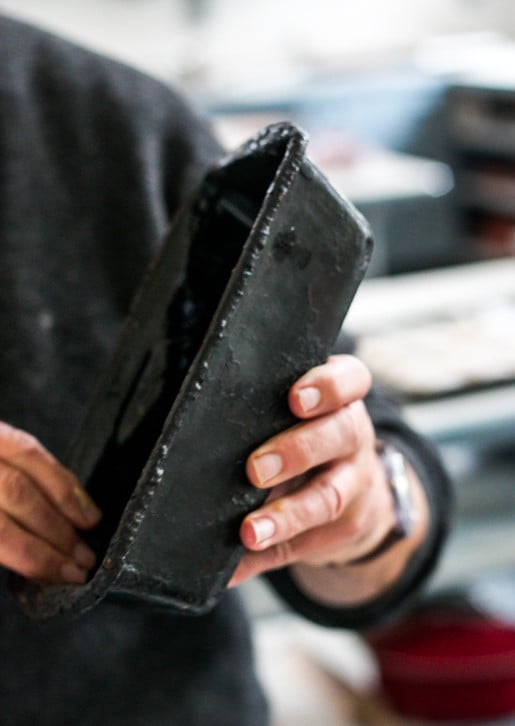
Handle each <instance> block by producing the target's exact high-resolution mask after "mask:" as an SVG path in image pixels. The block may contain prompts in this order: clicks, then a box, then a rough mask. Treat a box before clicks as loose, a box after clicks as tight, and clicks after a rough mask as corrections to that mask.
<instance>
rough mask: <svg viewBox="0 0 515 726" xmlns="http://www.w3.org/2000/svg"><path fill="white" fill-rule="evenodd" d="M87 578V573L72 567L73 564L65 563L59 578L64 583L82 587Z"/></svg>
mask: <svg viewBox="0 0 515 726" xmlns="http://www.w3.org/2000/svg"><path fill="white" fill-rule="evenodd" d="M87 576H88V575H87V572H86V571H85V570H82V569H81V568H80V567H77V565H74V564H73V562H65V563H64V565H63V566H62V567H61V577H62V578H63V580H64V581H65V582H74V583H76V584H77V585H82V584H83V583H85V582H86V579H87Z"/></svg>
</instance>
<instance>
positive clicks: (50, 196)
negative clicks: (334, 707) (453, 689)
mask: <svg viewBox="0 0 515 726" xmlns="http://www.w3.org/2000/svg"><path fill="white" fill-rule="evenodd" d="M219 154H220V149H219V147H218V145H217V144H216V142H215V141H214V140H213V139H212V136H211V134H210V133H209V131H208V130H207V128H206V126H205V125H204V124H203V123H202V122H201V121H199V119H197V118H196V116H195V115H194V113H193V112H192V111H191V110H190V109H189V107H188V106H187V105H186V104H185V103H184V102H183V101H182V100H181V99H180V98H179V97H178V96H177V95H176V94H174V93H173V92H172V91H171V90H170V89H168V88H167V87H165V86H163V85H161V84H159V83H157V82H155V81H153V80H150V79H148V78H146V77H144V76H142V75H141V74H139V73H136V72H134V71H131V70H129V69H127V68H125V67H123V66H121V65H119V64H116V63H113V62H111V61H108V60H105V59H102V58H100V57H98V56H96V55H95V54H92V53H89V52H86V51H83V50H81V49H78V48H76V47H74V46H73V45H71V44H69V43H67V42H64V41H61V40H58V39H56V38H54V37H52V36H50V35H48V34H46V33H43V32H40V31H39V30H36V29H33V28H30V27H28V26H26V25H23V24H20V23H17V22H14V21H11V20H8V19H5V18H4V19H1V18H0V276H1V277H0V380H1V395H0V420H5V421H8V422H9V423H11V424H13V425H15V426H18V427H21V428H24V429H26V430H28V431H30V432H31V433H33V434H34V435H35V436H37V437H38V438H39V439H40V440H41V441H42V442H43V443H44V444H45V445H46V446H47V447H48V448H50V449H51V450H52V451H53V452H54V453H55V454H56V455H57V456H62V455H63V454H64V452H65V450H66V447H67V445H68V442H69V440H70V437H71V435H72V434H73V431H74V430H75V429H76V427H77V424H78V421H79V419H80V416H81V412H82V410H83V407H84V405H85V403H86V401H87V399H88V396H89V394H90V392H91V388H92V385H93V383H94V380H95V378H96V375H97V372H98V371H99V370H100V368H101V367H102V365H103V364H104V363H105V361H106V358H107V356H108V354H109V352H110V349H111V347H112V345H113V341H114V339H115V337H116V332H117V330H118V327H119V325H120V322H121V320H122V318H123V316H124V314H125V313H126V312H127V309H128V305H129V302H130V300H131V297H132V294H133V292H134V290H135V287H136V286H137V284H138V282H139V280H140V278H141V275H142V273H143V271H144V269H145V267H146V265H147V263H148V261H149V259H150V258H151V256H152V254H153V251H154V250H155V248H156V246H157V245H158V243H159V239H160V237H161V235H162V234H163V231H164V229H165V227H166V225H167V222H168V220H169V219H170V217H171V216H172V215H173V213H174V211H175V210H176V208H177V206H178V205H179V204H180V202H181V200H182V199H183V198H184V197H185V195H187V194H188V193H189V191H190V190H191V188H192V185H193V184H194V183H195V181H196V180H197V179H198V178H199V176H200V175H201V174H202V172H203V171H204V170H205V169H206V167H208V166H209V165H210V164H211V163H212V162H213V160H214V159H215V158H217V157H218V156H219ZM369 405H370V410H371V413H372V416H373V418H374V420H375V423H376V425H377V427H378V428H379V429H380V430H381V432H382V434H383V435H385V436H389V437H390V438H395V439H396V440H397V441H398V443H399V444H400V445H401V446H403V447H404V448H405V449H406V451H407V453H408V454H409V455H410V458H411V460H412V461H413V462H414V463H415V465H416V466H417V468H418V470H419V473H420V475H421V477H422V479H423V481H424V484H425V486H426V489H427V492H428V495H429V497H430V501H431V503H432V509H433V514H434V524H433V528H432V531H431V534H430V537H429V538H428V542H427V543H426V546H425V547H424V548H423V551H421V552H420V553H419V554H418V555H417V557H416V558H415V559H414V561H413V563H412V566H411V568H410V570H409V572H408V573H407V574H406V576H405V578H404V580H403V582H402V583H400V584H399V586H398V587H396V588H395V591H392V593H389V594H388V596H386V597H383V598H381V600H379V601H377V602H376V603H373V604H371V605H370V606H369V607H368V608H365V609H360V610H359V611H343V610H335V611H333V610H330V609H327V608H322V607H320V606H318V605H316V604H314V603H311V602H309V601H308V600H306V599H304V598H303V597H302V596H301V595H300V593H298V592H297V591H296V589H295V587H294V585H293V583H292V582H291V581H290V580H289V578H288V576H287V573H278V574H275V575H274V576H272V578H271V580H272V582H273V584H274V585H275V586H276V587H277V588H278V590H279V591H280V592H281V593H282V595H283V596H284V597H285V598H286V599H287V600H288V601H289V602H290V604H291V605H293V607H296V608H297V609H298V610H300V611H301V612H305V613H306V614H307V615H308V616H309V617H312V618H313V619H315V620H318V621H319V622H324V623H326V624H328V625H337V626H347V625H351V626H356V627H367V626H368V625H371V624H373V623H374V622H377V621H378V620H381V619H384V618H385V617H388V616H389V614H390V613H392V612H394V611H395V610H396V609H397V608H398V606H399V604H400V603H402V602H404V601H405V600H406V597H407V596H408V594H409V593H412V592H413V591H414V590H415V589H416V588H417V587H418V585H419V584H420V582H421V581H422V580H423V579H424V577H425V576H426V575H427V573H428V572H429V571H430V569H431V568H432V565H433V563H434V561H435V559H436V556H437V553H438V551H439V548H440V544H441V542H442V540H443V535H444V532H445V529H446V526H447V524H446V522H447V514H446V512H447V509H448V501H449V494H448V489H447V482H446V479H445V476H444V474H443V472H442V471H441V469H440V465H439V463H438V460H437V458H436V457H435V455H434V453H433V452H432V451H431V450H430V449H429V448H428V447H427V445H426V444H425V443H424V442H422V441H421V440H420V439H419V438H417V437H416V436H415V435H414V434H413V432H411V431H410V430H409V429H407V427H405V426H404V425H403V424H402V422H401V420H400V418H399V416H398V414H397V412H396V411H395V409H394V408H393V406H392V405H391V404H389V403H388V402H387V401H386V399H385V398H384V397H381V396H380V395H377V394H374V396H372V398H371V399H370V402H369ZM4 574H5V573H4ZM3 579H5V577H4V578H3ZM0 663H1V666H0V669H1V670H0V723H2V724H3V725H5V726H7V725H8V724H16V725H17V726H19V725H20V724H34V723H38V724H52V725H54V724H67V725H69V724H145V726H150V725H152V726H153V725H154V724H178V725H180V726H188V725H189V724H191V725H192V726H197V725H198V726H204V725H207V724H209V726H216V725H217V724H219V725H220V726H232V725H234V726H251V725H255V726H257V725H258V724H264V723H266V720H267V709H266V705H265V702H264V699H263V696H262V693H261V690H260V688H259V686H258V684H257V682H256V680H255V676H254V673H253V667H252V653H251V647H250V642H249V636H248V630H247V625H246V620H245V615H244V613H243V611H242V608H241V605H240V603H239V600H238V598H237V596H236V595H235V594H234V593H230V594H228V595H227V596H226V597H225V598H224V600H223V601H222V603H221V604H220V605H219V607H218V608H217V609H216V610H215V611H214V612H213V613H211V614H210V615H207V616H204V617H200V618H191V619H190V618H179V617H175V616H171V615H168V614H167V613H163V612H156V611H153V610H150V609H131V608H128V607H122V606H120V605H114V604H112V603H105V604H102V605H100V606H98V607H97V608H95V609H94V610H93V611H91V612H90V613H88V614H87V615H85V616H83V617H81V618H79V619H77V620H75V621H72V622H68V621H60V620H58V621H52V622H51V623H49V624H47V625H44V626H42V625H39V624H37V623H34V622H32V621H30V620H28V619H26V618H25V617H24V616H22V615H21V614H20V613H19V612H18V611H17V609H16V606H15V605H14V604H13V603H12V601H11V599H10V597H9V594H8V590H7V587H5V586H4V584H3V582H2V587H1V590H0Z"/></svg>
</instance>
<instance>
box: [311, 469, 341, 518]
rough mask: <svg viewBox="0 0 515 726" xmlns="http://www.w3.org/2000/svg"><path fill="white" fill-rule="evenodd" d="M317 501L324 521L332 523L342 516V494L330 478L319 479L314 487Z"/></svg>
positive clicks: (327, 476)
mask: <svg viewBox="0 0 515 726" xmlns="http://www.w3.org/2000/svg"><path fill="white" fill-rule="evenodd" d="M314 491H315V492H316V494H317V496H318V498H319V500H320V501H321V503H322V507H323V510H324V513H325V515H326V521H328V522H334V521H335V520H336V519H339V517H341V515H342V514H343V510H344V501H343V497H342V494H341V492H340V490H339V488H338V486H337V485H336V483H335V481H334V478H333V477H332V476H329V475H326V476H322V477H320V478H319V479H318V480H317V481H316V483H315V487H314Z"/></svg>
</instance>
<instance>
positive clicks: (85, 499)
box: [73, 487, 102, 524]
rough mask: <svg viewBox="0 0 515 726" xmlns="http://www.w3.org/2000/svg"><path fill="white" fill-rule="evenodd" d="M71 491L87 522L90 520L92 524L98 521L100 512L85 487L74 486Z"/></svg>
mask: <svg viewBox="0 0 515 726" xmlns="http://www.w3.org/2000/svg"><path fill="white" fill-rule="evenodd" d="M73 493H74V495H75V497H76V499H77V501H78V503H79V506H80V508H81V509H82V512H83V514H84V516H85V517H86V519H87V520H88V522H91V523H92V524H94V523H95V522H98V520H99V519H100V517H101V516H102V512H101V511H100V509H99V508H98V507H97V505H96V504H95V502H94V501H93V499H91V497H90V496H89V494H87V493H86V491H85V489H83V488H82V487H75V488H74V489H73Z"/></svg>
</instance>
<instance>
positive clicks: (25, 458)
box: [0, 422, 101, 529]
mask: <svg viewBox="0 0 515 726" xmlns="http://www.w3.org/2000/svg"><path fill="white" fill-rule="evenodd" d="M0 460H2V461H3V462H4V463H5V464H8V465H10V466H11V467H14V468H15V469H17V470H19V471H21V472H23V473H24V474H25V475H26V476H27V477H29V478H30V479H31V480H32V481H33V482H35V483H36V485H37V486H38V487H39V488H40V489H41V491H42V492H43V493H44V494H45V495H46V497H47V498H48V499H49V500H50V501H51V502H52V503H53V504H54V505H55V507H56V508H57V509H58V510H59V511H60V512H61V513H62V514H63V515H64V516H65V517H66V518H67V519H69V520H70V522H71V523H72V524H73V525H75V526H76V527H79V528H81V529H88V528H90V527H92V526H94V525H95V524H97V522H98V521H99V519H100V517H101V513H100V511H99V509H98V508H97V507H96V505H95V504H94V502H93V501H92V500H91V498H90V497H89V496H88V494H86V492H85V491H84V489H83V488H82V487H81V485H80V484H79V481H78V480H77V478H76V477H75V476H74V474H72V472H71V471H69V470H68V469H66V468H65V467H64V466H62V464H60V463H59V462H58V461H57V459H55V458H54V457H53V456H52V454H51V453H50V452H49V451H47V450H46V449H45V448H44V446H42V445H41V444H40V443H39V441H37V439H35V438H34V437H33V436H31V435H30V434H28V433H26V432H25V431H21V430H20V429H16V428H13V427H11V426H9V425H8V424H5V423H2V422H0Z"/></svg>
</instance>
